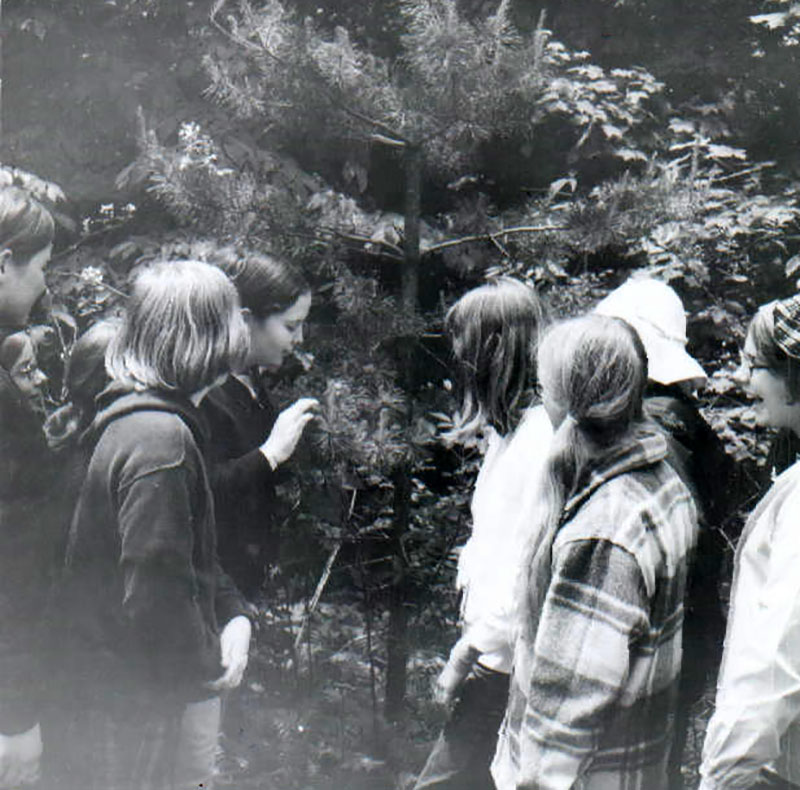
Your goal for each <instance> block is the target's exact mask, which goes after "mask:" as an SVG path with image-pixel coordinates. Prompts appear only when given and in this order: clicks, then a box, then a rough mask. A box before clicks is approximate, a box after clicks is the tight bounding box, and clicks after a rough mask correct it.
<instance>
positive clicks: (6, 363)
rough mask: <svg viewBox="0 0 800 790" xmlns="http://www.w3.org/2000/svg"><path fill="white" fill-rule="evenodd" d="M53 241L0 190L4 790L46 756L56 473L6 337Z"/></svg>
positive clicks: (41, 213)
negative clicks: (46, 611) (46, 650)
mask: <svg viewBox="0 0 800 790" xmlns="http://www.w3.org/2000/svg"><path fill="white" fill-rule="evenodd" d="M53 235H54V224H53V219H52V217H51V216H50V214H49V212H48V211H47V209H45V208H44V206H42V205H41V204H40V203H39V202H38V201H36V200H35V199H34V198H33V197H31V196H30V195H29V194H28V193H27V192H24V191H23V190H21V189H18V188H16V187H6V188H4V189H0V343H4V341H6V342H5V343H4V349H5V350H4V354H3V361H2V364H0V459H1V460H0V788H6V787H18V786H20V785H24V784H28V783H31V782H33V781H35V780H36V777H37V775H38V773H39V759H40V755H41V751H42V742H41V735H40V728H39V723H38V721H39V718H40V707H41V701H42V700H41V699H40V698H41V694H42V688H43V685H44V682H43V681H44V671H43V668H42V667H41V664H40V660H39V659H40V652H41V651H40V644H41V627H42V623H41V618H42V613H43V607H44V605H45V600H46V596H47V588H48V583H49V581H50V578H51V575H50V571H51V570H52V569H51V568H49V567H48V566H47V563H46V561H45V558H50V557H51V555H50V553H49V551H48V545H49V541H50V527H51V520H50V516H51V515H52V514H51V513H50V512H49V508H48V497H49V496H50V493H51V489H52V486H53V485H54V482H55V481H54V477H55V474H54V473H55V469H54V468H53V464H52V462H51V458H50V454H49V452H48V449H47V444H46V442H45V440H44V434H43V433H42V426H41V422H40V419H39V417H38V415H36V414H35V413H34V410H33V409H32V408H31V402H30V399H29V395H30V393H28V392H26V391H25V390H26V386H27V384H29V383H32V382H31V379H30V375H29V374H32V375H36V370H35V368H32V367H31V365H32V364H33V361H32V359H31V356H32V354H33V350H32V347H31V344H30V339H29V338H26V337H20V336H19V335H16V338H11V339H9V336H10V335H14V334H15V333H17V332H19V330H20V329H22V328H24V327H25V325H26V324H27V322H28V317H29V315H30V312H31V309H32V308H33V306H34V304H35V303H36V302H37V301H38V299H39V298H40V297H41V296H42V294H43V293H44V291H45V282H44V267H45V266H46V265H47V261H48V260H49V259H50V253H51V250H52V245H53ZM7 339H8V340H7ZM22 354H27V356H28V357H29V359H27V361H25V360H22V361H21V359H20V355H22ZM26 370H27V372H26ZM40 383H41V382H40Z"/></svg>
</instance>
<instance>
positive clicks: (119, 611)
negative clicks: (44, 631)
mask: <svg viewBox="0 0 800 790" xmlns="http://www.w3.org/2000/svg"><path fill="white" fill-rule="evenodd" d="M87 439H88V440H89V441H93V442H96V444H95V446H94V451H93V453H92V456H91V460H90V462H89V466H88V469H87V472H86V479H85V480H84V483H83V486H82V488H81V492H80V496H79V498H78V504H77V507H76V510H75V515H74V518H73V521H72V526H71V528H70V535H69V540H68V548H67V562H66V578H65V586H64V589H65V602H66V605H67V606H68V609H69V616H68V619H67V622H68V623H69V631H70V633H69V637H68V641H69V642H70V644H71V649H70V651H69V652H70V666H71V669H72V672H73V677H74V679H75V680H76V681H78V682H80V679H81V678H83V679H84V680H86V681H88V683H89V685H94V686H98V684H100V687H101V688H102V687H103V685H105V686H108V687H111V688H113V690H114V693H115V694H119V693H120V692H122V691H123V690H124V691H129V692H131V693H134V694H137V693H141V692H146V693H147V692H149V693H153V694H154V695H155V696H156V698H157V699H158V698H161V699H163V700H164V701H165V702H166V701H168V700H172V701H174V700H175V699H176V697H177V698H178V699H179V700H191V699H199V698H201V697H202V696H204V695H206V694H207V692H204V691H203V684H204V683H206V682H207V681H210V680H213V679H214V678H216V677H219V676H220V675H221V674H222V667H221V665H220V646H219V632H220V627H221V626H222V625H224V624H225V623H226V622H227V621H228V620H230V619H231V618H233V617H235V616H237V615H246V614H247V610H246V604H245V602H244V600H243V599H242V597H241V595H240V594H239V593H238V591H237V590H236V588H235V587H234V585H233V584H232V582H231V581H230V579H229V578H228V577H227V576H226V575H225V574H224V573H223V572H222V570H221V568H220V566H219V562H218V560H217V553H216V533H215V524H214V507H213V499H212V495H211V491H210V487H209V483H208V478H207V475H206V469H205V464H204V460H203V445H204V443H205V441H206V431H205V429H204V427H203V422H202V419H201V416H200V414H199V412H198V411H197V409H196V408H195V407H194V406H193V405H192V404H191V403H190V401H189V400H187V399H186V398H183V397H181V396H179V395H175V394H170V393H162V392H154V391H146V392H131V391H128V390H124V389H122V388H120V387H119V386H118V385H112V386H111V387H110V388H109V389H107V390H106V391H105V392H104V393H103V394H102V395H101V396H100V398H99V399H98V413H97V416H96V418H95V420H94V422H93V424H92V426H91V427H90V429H89V432H88V434H87Z"/></svg>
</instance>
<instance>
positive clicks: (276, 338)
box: [203, 249, 318, 598]
mask: <svg viewBox="0 0 800 790" xmlns="http://www.w3.org/2000/svg"><path fill="white" fill-rule="evenodd" d="M211 262H212V263H214V264H216V265H217V266H219V267H220V268H221V269H222V270H223V271H224V272H225V273H226V274H227V275H228V276H229V277H230V279H231V281H232V282H233V284H234V285H235V286H236V290H237V292H238V293H239V299H240V300H241V304H242V308H243V312H244V320H245V324H246V326H247V330H248V334H249V338H250V351H249V353H248V355H247V357H246V359H245V360H244V363H243V364H242V366H241V367H240V368H239V369H237V370H235V371H234V372H233V375H232V376H230V377H229V378H228V379H227V381H225V383H224V384H222V385H221V386H219V387H217V388H216V389H214V390H213V391H212V392H211V393H210V394H209V396H208V398H207V399H206V401H205V403H204V404H203V412H204V414H205V416H206V419H207V420H208V421H209V424H210V426H211V443H210V446H209V453H210V475H211V484H212V488H213V491H214V500H215V503H216V508H217V525H218V533H219V542H220V559H221V561H222V564H223V567H224V568H225V569H226V570H227V571H228V572H229V573H230V574H231V575H232V576H233V577H234V579H235V580H236V582H237V584H238V585H239V587H240V588H241V589H242V591H243V592H244V593H245V595H247V596H248V598H252V597H254V596H256V595H257V594H258V593H259V591H260V588H261V585H262V584H263V581H264V578H265V569H266V565H267V563H268V562H269V560H270V558H269V557H268V555H267V551H268V546H269V543H268V541H269V540H270V539H271V538H272V537H273V535H272V530H271V527H273V526H274V524H273V523H272V520H273V517H274V513H275V511H276V494H275V484H276V482H277V481H278V480H279V479H280V474H281V471H282V470H280V471H279V469H278V467H280V466H281V465H282V464H284V463H285V462H286V461H287V460H288V459H289V458H290V457H291V456H292V454H293V453H294V450H295V448H296V447H297V443H298V441H299V440H300V436H301V435H302V433H303V430H304V428H305V426H306V425H307V424H308V423H309V421H310V420H311V419H313V416H314V410H315V408H316V407H317V405H318V404H317V401H316V400H315V399H313V398H301V399H300V400H298V401H296V402H295V403H294V404H292V405H291V406H289V407H288V408H287V409H285V410H284V411H282V412H280V413H277V411H276V409H275V408H274V406H273V405H272V402H271V401H270V397H269V392H268V388H267V384H266V377H267V375H268V374H270V373H275V372H277V371H278V370H279V369H280V367H281V365H282V364H283V361H284V359H285V358H286V357H287V356H288V355H290V354H291V353H292V352H293V351H294V349H295V348H296V347H297V346H298V345H299V344H300V343H302V342H303V326H304V323H305V320H306V318H307V317H308V312H309V309H310V307H311V290H310V288H309V285H308V283H307V282H306V281H305V279H304V278H303V276H302V275H301V274H300V272H299V271H297V270H296V269H294V268H293V267H292V266H290V265H289V264H288V263H286V262H285V261H282V260H279V259H277V258H272V257H269V256H267V255H261V254H255V253H248V254H245V255H242V256H239V255H237V254H236V253H235V252H234V251H233V250H231V249H225V250H221V251H219V252H217V253H216V255H215V256H213V257H212V258H211Z"/></svg>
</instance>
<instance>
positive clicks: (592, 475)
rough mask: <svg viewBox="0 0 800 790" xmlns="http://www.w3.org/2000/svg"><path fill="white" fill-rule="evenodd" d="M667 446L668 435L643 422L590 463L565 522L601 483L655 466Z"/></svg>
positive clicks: (566, 512)
mask: <svg viewBox="0 0 800 790" xmlns="http://www.w3.org/2000/svg"><path fill="white" fill-rule="evenodd" d="M667 450H668V447H667V439H666V437H665V436H664V434H663V433H662V432H661V431H660V430H658V428H656V427H655V426H653V425H649V424H646V423H644V424H639V425H638V426H637V427H636V428H634V429H633V430H632V431H631V432H630V433H629V434H628V435H627V436H626V437H625V438H624V439H623V440H622V441H621V442H618V443H617V444H615V445H614V446H613V447H611V448H610V449H609V450H608V451H607V452H605V453H603V454H602V455H600V456H599V457H598V458H596V459H593V460H592V461H591V462H590V463H589V464H588V465H587V466H586V468H585V469H584V471H583V473H582V474H581V477H580V479H579V480H578V485H577V487H576V493H575V494H573V495H572V496H571V497H570V498H569V499H568V500H567V503H566V505H565V506H564V511H563V516H562V523H564V522H566V521H569V519H570V518H572V516H573V515H574V514H575V511H576V510H577V509H578V508H579V507H580V506H581V505H582V504H583V503H584V502H585V501H586V500H587V499H588V498H589V497H590V496H591V495H592V494H593V493H594V492H595V491H596V490H597V489H598V488H599V487H600V486H601V485H603V484H604V483H607V482H608V481H609V480H612V479H613V478H615V477H619V476H620V475H623V474H626V473H627V472H633V471H635V470H637V469H645V468H647V467H649V466H654V465H655V464H657V463H659V462H661V461H663V460H664V459H665V458H666V457H667Z"/></svg>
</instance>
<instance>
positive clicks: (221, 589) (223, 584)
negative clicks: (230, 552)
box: [214, 560, 253, 628]
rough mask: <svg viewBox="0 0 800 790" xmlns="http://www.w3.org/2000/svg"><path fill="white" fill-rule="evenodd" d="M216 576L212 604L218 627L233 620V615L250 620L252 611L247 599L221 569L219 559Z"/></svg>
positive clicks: (222, 626)
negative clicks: (214, 594) (214, 595)
mask: <svg viewBox="0 0 800 790" xmlns="http://www.w3.org/2000/svg"><path fill="white" fill-rule="evenodd" d="M216 576H217V584H216V591H217V592H216V597H215V599H214V606H215V610H216V615H217V621H218V622H219V624H220V628H224V627H225V624H226V623H228V622H230V621H231V620H233V618H234V617H239V616H242V617H247V618H248V619H249V620H252V619H253V612H252V611H251V609H250V607H249V606H248V605H247V601H246V600H245V598H244V596H243V595H242V594H241V593H240V592H239V588H238V587H237V586H236V583H235V582H234V581H233V579H231V577H230V576H229V575H228V574H227V573H225V571H224V570H223V569H222V566H221V565H220V564H219V560H217V561H216Z"/></svg>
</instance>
